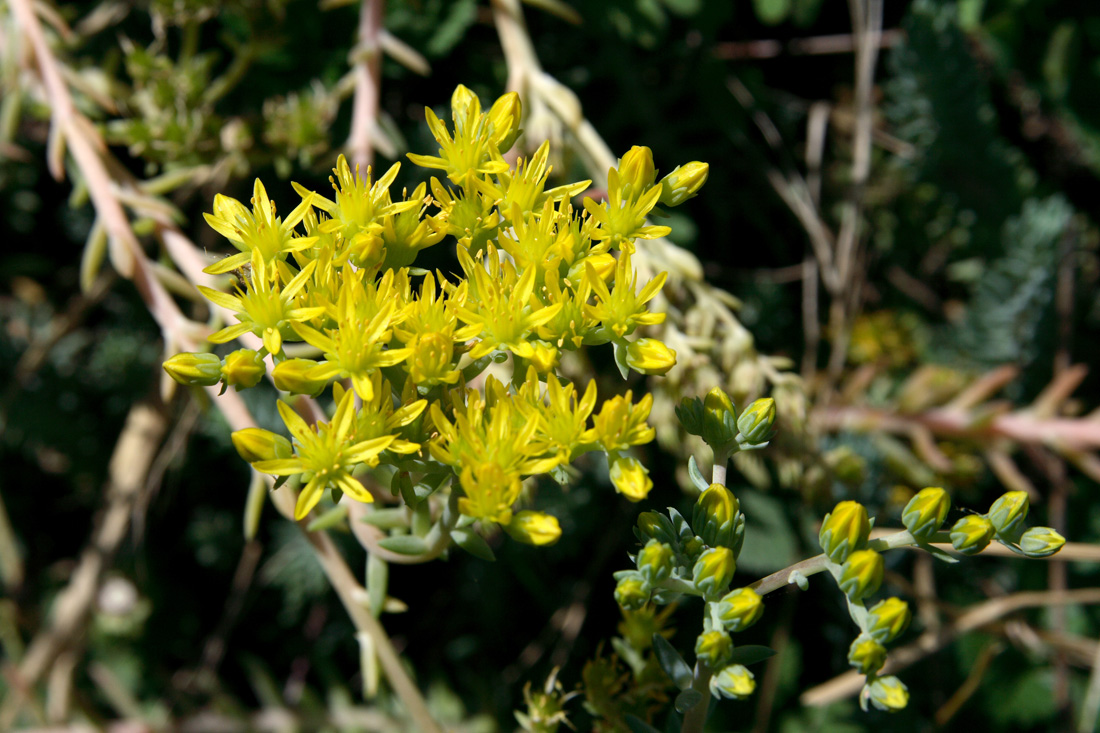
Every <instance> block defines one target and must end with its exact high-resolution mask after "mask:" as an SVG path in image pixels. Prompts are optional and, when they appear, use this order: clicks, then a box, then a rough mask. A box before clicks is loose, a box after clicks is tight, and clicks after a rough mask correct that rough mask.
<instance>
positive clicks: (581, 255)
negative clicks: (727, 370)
mask: <svg viewBox="0 0 1100 733" xmlns="http://www.w3.org/2000/svg"><path fill="white" fill-rule="evenodd" d="M520 115H521V107H520V101H519V98H518V96H517V95H515V94H507V95H504V96H503V97H501V98H500V99H498V100H497V101H496V102H495V103H494V104H493V105H492V106H491V107H490V108H489V110H487V111H483V110H482V107H481V102H480V100H479V99H478V98H477V96H476V95H474V94H473V93H472V92H470V91H469V90H468V89H466V88H465V87H461V86H460V87H459V88H458V89H457V90H456V91H455V93H454V95H453V96H452V99H451V120H452V124H451V125H450V126H448V125H447V124H446V123H445V122H444V121H443V120H441V119H439V117H437V116H436V115H435V114H434V113H432V111H431V110H427V113H426V116H427V120H428V124H429V127H430V129H431V132H432V134H433V136H434V137H435V139H436V141H437V142H438V143H439V146H440V147H439V150H438V154H437V155H412V154H410V155H409V158H410V160H412V162H413V163H415V164H417V165H419V166H422V167H426V168H429V169H434V170H438V171H440V172H442V174H443V175H442V177H439V178H432V179H431V181H430V183H429V184H428V185H421V186H419V187H417V188H416V189H415V190H413V191H412V192H411V193H408V192H405V193H404V194H403V195H402V196H400V197H397V196H395V195H393V194H392V193H391V186H392V185H393V184H394V182H395V180H396V178H397V175H398V172H399V170H400V164H394V165H393V166H392V167H391V168H390V169H389V170H388V171H386V172H385V173H384V174H383V175H382V176H380V177H379V178H378V179H377V180H375V179H374V177H373V176H374V173H373V171H372V170H371V169H370V168H368V169H367V170H366V172H365V174H364V173H363V172H361V171H360V170H359V169H358V168H356V169H355V170H352V169H351V168H350V167H349V165H348V164H347V162H346V161H345V160H344V158H343V157H340V159H339V160H338V161H337V165H336V168H335V170H334V176H333V177H332V178H330V181H331V182H332V188H333V192H332V193H331V194H330V195H328V196H325V195H322V194H321V193H319V192H315V191H310V190H308V189H307V188H305V187H303V186H300V185H298V184H295V186H294V187H295V190H296V191H297V192H298V194H299V196H300V197H301V201H300V202H299V203H296V204H295V205H294V206H293V207H292V208H291V209H290V214H289V215H288V216H287V217H286V218H285V219H283V218H280V217H279V216H278V213H277V208H276V205H275V203H274V202H273V201H271V200H270V198H269V197H268V195H267V192H266V190H265V189H264V187H263V184H262V183H261V182H260V181H258V180H257V181H256V183H255V188H254V196H253V200H252V201H251V207H249V206H246V205H244V204H242V203H241V202H238V201H235V200H233V199H231V198H228V197H226V196H222V195H219V196H218V197H216V199H215V202H214V213H213V214H212V215H208V216H207V221H208V222H209V223H210V225H211V226H212V227H214V229H215V230H216V231H217V232H218V233H219V234H221V235H222V236H224V237H225V238H226V239H227V240H228V242H229V244H230V245H232V247H233V248H235V249H236V250H237V253H236V254H234V255H232V256H230V257H228V258H226V259H224V260H221V261H220V262H217V263H215V264H213V265H211V266H210V267H209V268H207V272H209V273H211V274H226V273H230V272H231V271H234V270H238V268H242V267H246V268H247V269H248V272H247V273H246V274H245V275H244V276H242V277H239V278H238V281H237V285H236V292H235V293H234V294H230V293H228V292H224V291H221V290H216V289H211V288H203V290H202V292H203V294H204V295H205V296H206V297H207V298H208V299H209V300H211V301H212V302H213V303H214V304H216V305H218V306H220V307H221V308H223V309H225V310H226V311H228V312H232V313H233V314H234V315H235V316H236V318H237V321H238V322H237V323H234V324H228V325H227V326H226V327H225V328H223V329H221V330H219V331H217V332H216V333H215V334H214V335H213V336H211V339H210V340H211V341H212V342H214V343H219V344H221V343H228V342H230V341H233V340H234V339H236V338H238V337H242V336H246V335H249V334H251V335H252V336H254V337H256V338H257V340H258V342H259V343H255V344H253V345H254V346H255V347H257V348H258V351H256V352H250V354H252V355H253V356H254V358H253V359H252V360H251V361H249V362H248V363H249V366H250V369H251V371H249V372H248V373H247V375H243V374H242V376H239V377H235V378H230V377H228V376H226V375H227V374H228V375H230V376H232V375H237V374H238V373H240V372H241V370H240V369H239V368H237V369H227V368H226V367H225V366H224V364H222V363H218V358H219V357H217V356H214V355H211V354H198V355H196V354H180V355H177V356H175V357H173V358H172V359H169V360H168V362H166V364H165V368H166V369H167V370H168V372H169V374H171V375H172V376H173V378H175V379H176V380H177V381H179V382H181V383H184V384H190V385H204V386H212V385H213V384H217V383H218V382H219V381H220V382H221V383H222V385H223V388H224V387H228V386H233V387H235V388H237V389H243V388H247V387H250V386H253V385H255V384H256V383H257V382H258V381H259V380H260V377H261V374H262V372H263V371H264V370H269V371H270V373H271V377H272V380H273V382H274V384H275V386H276V387H277V388H278V389H279V390H280V391H281V392H282V393H283V394H282V398H281V401H280V403H279V414H280V415H281V417H282V419H283V421H284V423H285V424H286V427H287V429H288V431H289V434H290V436H291V440H290V442H289V445H290V449H289V451H288V450H287V449H286V444H287V440H286V438H284V437H282V436H280V435H277V434H275V433H270V432H268V431H264V430H260V429H256V428H252V429H249V430H247V431H240V433H238V434H235V435H234V443H235V444H236V445H237V446H238V448H239V449H240V452H241V455H242V456H243V457H244V458H245V459H246V460H248V461H249V462H250V463H251V465H252V466H253V468H255V469H256V470H257V471H260V472H262V473H268V474H271V475H273V476H277V477H279V484H278V485H282V484H284V483H285V484H287V485H288V486H289V487H290V488H291V490H298V491H299V493H298V499H297V505H296V510H295V515H296V517H297V518H298V519H301V518H304V517H306V516H307V515H308V514H309V513H310V512H311V511H312V510H313V509H314V508H315V507H317V505H318V504H319V503H320V502H321V501H322V500H323V499H324V496H325V492H326V490H327V491H329V492H331V494H332V495H333V498H334V499H336V500H338V499H339V498H340V496H342V495H345V494H346V495H347V496H348V497H349V498H351V499H354V500H357V501H360V502H372V501H373V500H374V498H375V494H376V493H377V491H378V489H379V488H383V489H384V488H385V487H387V486H388V488H389V489H390V490H391V492H392V493H393V495H394V496H395V497H398V496H399V497H401V499H402V500H403V501H404V502H405V503H406V504H407V505H408V506H409V508H410V509H413V510H417V508H418V507H419V506H420V505H421V504H422V503H423V502H424V501H425V500H427V499H428V498H429V497H432V496H435V497H438V499H439V501H436V502H435V503H436V504H443V505H444V509H443V510H441V511H435V512H433V511H425V510H418V511H414V512H412V513H411V514H415V515H417V516H419V517H424V516H427V517H436V519H435V522H434V523H432V522H423V521H420V522H418V521H413V520H410V521H409V522H408V523H407V526H405V527H398V528H397V529H396V530H394V531H396V532H398V533H404V532H409V533H411V534H413V535H420V538H421V539H422V540H424V541H423V542H420V543H417V542H409V541H403V542H401V543H395V544H394V547H395V549H396V548H398V547H399V548H400V549H396V551H404V552H406V553H408V554H417V553H419V552H421V551H423V553H422V554H424V556H425V558H427V557H428V556H433V557H434V556H435V555H438V551H437V550H438V548H440V547H445V546H446V545H447V544H449V543H450V542H451V541H455V542H459V544H461V545H462V546H464V547H467V549H471V547H474V549H479V550H483V549H487V548H485V547H484V546H483V543H481V544H477V543H476V542H474V544H473V545H471V544H470V543H471V542H473V540H471V538H470V534H471V533H470V532H469V530H468V526H469V525H470V524H473V523H474V522H479V523H481V524H482V525H483V526H488V525H493V524H498V525H501V526H503V527H504V528H505V529H506V530H508V533H509V534H510V535H511V536H512V537H514V538H516V539H519V540H521V541H524V542H529V543H532V544H538V545H541V544H549V543H551V542H553V541H555V540H556V539H557V538H558V536H559V535H560V528H559V526H558V524H557V521H556V519H554V517H552V516H549V515H547V514H544V513H540V512H537V511H532V510H527V509H524V510H523V511H520V509H521V507H519V506H517V505H518V504H519V503H520V500H521V495H522V486H523V482H524V480H525V479H527V478H528V477H531V476H539V475H543V474H549V473H552V472H553V473H554V474H555V475H556V476H557V475H563V474H560V473H559V471H560V469H562V468H563V467H564V466H565V465H567V464H569V463H570V462H572V461H574V460H576V459H577V458H578V457H579V456H581V455H583V454H584V453H588V452H592V451H601V452H604V453H606V454H607V458H608V464H609V470H610V474H611V478H612V482H613V484H614V485H615V487H616V489H617V490H618V491H619V492H620V493H622V494H624V495H625V496H626V497H627V498H628V499H630V500H633V501H637V500H640V499H642V498H643V497H644V496H645V495H646V494H647V493H648V491H649V490H650V488H652V482H651V481H650V480H649V478H648V476H647V471H646V469H645V468H644V467H643V466H642V465H641V463H640V462H639V461H638V460H637V459H636V458H635V457H634V456H632V455H631V452H632V450H633V449H634V447H635V446H638V445H642V444H644V443H648V442H649V441H651V440H652V439H653V437H654V431H653V429H652V428H651V427H649V426H648V425H647V423H646V420H647V418H648V416H649V410H650V406H651V404H652V401H651V399H650V398H649V397H648V396H646V397H643V398H642V399H640V400H639V401H638V402H634V401H633V398H632V395H631V393H630V392H627V393H626V395H625V396H614V397H611V398H610V399H608V400H605V401H601V400H600V399H599V398H598V396H597V394H596V388H595V385H594V383H589V384H588V385H585V386H582V387H581V388H580V389H578V388H577V387H575V386H574V385H573V384H572V383H571V382H570V381H568V380H566V379H563V378H562V377H561V376H560V370H559V365H560V362H561V358H562V355H563V353H564V352H568V351H576V350H578V349H582V348H586V347H602V346H607V345H610V346H611V348H612V349H613V350H614V354H615V362H616V364H617V365H618V366H619V368H620V370H621V371H622V373H623V376H624V377H625V376H626V374H627V372H628V371H629V370H631V369H633V370H634V371H637V372H639V373H642V374H661V373H665V372H667V371H668V370H669V369H670V368H672V366H673V365H674V364H675V352H674V351H673V350H672V349H670V348H668V347H667V346H666V345H665V344H663V343H661V342H659V341H656V340H654V339H651V338H641V336H640V334H639V333H638V330H639V329H640V328H642V327H645V326H647V325H649V324H656V323H660V322H661V321H662V320H663V317H664V314H663V313H659V312H653V311H650V310H649V304H650V302H651V301H652V299H653V298H654V297H655V296H656V295H657V293H658V292H659V291H660V289H661V286H662V284H663V283H664V280H665V274H664V273H661V274H659V275H657V277H655V278H653V279H652V280H649V281H644V282H643V281H641V280H640V278H639V274H638V273H637V272H636V271H635V270H634V268H633V266H632V265H631V254H632V253H633V251H634V240H635V239H636V238H650V237H654V236H660V235H663V234H666V233H667V232H668V229H667V227H655V226H649V225H647V224H646V218H647V217H648V216H650V215H651V214H652V213H655V212H654V208H655V207H656V206H657V204H658V203H659V202H660V203H661V205H663V206H666V207H667V206H674V205H677V204H678V203H681V202H682V201H685V200H687V199H688V198H690V197H691V196H692V195H694V194H695V192H697V191H698V189H699V188H700V187H701V186H702V184H703V182H705V180H706V170H707V169H706V165H705V164H703V163H698V162H693V163H690V164H688V165H686V166H684V167H683V168H678V169H677V171H674V173H673V174H670V176H668V177H666V179H667V180H664V179H658V178H657V174H656V170H655V169H654V166H653V157H652V154H651V153H650V151H649V150H648V149H647V148H641V147H635V148H633V149H631V151H630V152H629V153H628V154H627V155H626V156H624V158H623V160H622V161H621V162H620V164H619V168H618V169H614V168H613V169H612V170H611V171H610V172H609V176H608V178H609V181H610V185H609V190H608V192H607V197H606V200H603V201H596V200H593V199H592V198H588V197H585V198H583V200H582V201H580V202H577V203H576V204H574V197H576V196H578V195H579V194H580V193H581V192H582V191H584V190H586V189H587V188H588V186H589V183H590V182H589V181H580V182H576V183H572V184H567V185H562V186H557V187H552V188H548V187H547V182H548V180H549V176H550V173H551V167H550V166H549V164H548V160H549V145H548V144H543V145H542V146H540V147H539V148H538V150H537V151H536V152H535V153H534V154H533V155H531V156H530V157H529V158H519V159H518V160H516V162H515V163H510V162H508V161H507V160H505V158H504V154H505V153H507V152H508V149H509V148H510V147H511V146H512V144H513V143H514V142H515V140H516V138H517V136H518V134H519V133H520V129H519V122H520ZM684 171H690V172H691V173H692V175H685V173H684ZM429 192H430V193H429ZM656 213H659V212H656ZM444 240H446V241H449V242H451V243H452V244H453V246H455V247H456V252H457V260H458V263H459V268H460V271H459V272H457V273H444V272H434V273H432V272H428V271H425V270H423V269H420V268H416V267H415V266H414V262H415V260H416V257H417V254H418V253H419V252H420V251H421V250H423V249H426V248H428V247H431V246H434V245H436V244H438V243H440V242H442V241H444ZM260 343H262V347H260V345H259V344H260ZM288 346H294V348H292V352H293V356H291V355H289V354H288V353H287V347H288ZM238 361H239V359H238ZM207 362H210V363H209V364H208V363H207ZM295 394H307V395H310V396H316V397H321V403H322V404H331V405H332V412H330V413H329V414H331V418H329V419H327V420H326V419H323V418H322V419H319V420H317V422H316V424H313V425H310V424H309V423H308V422H307V421H306V420H305V419H304V418H303V417H302V416H300V415H298V414H297V413H296V412H295V411H294V409H293V407H292V405H293V404H294V402H293V401H291V400H290V399H289V398H290V397H292V396H293V395H295ZM276 448H277V449H276ZM368 476H372V478H371V479H370V480H368V479H367V477H368ZM433 501H434V500H433ZM391 529H392V528H391ZM401 539H402V540H409V539H410V538H406V537H403V538H401ZM428 548H431V549H433V550H436V551H428ZM471 551H473V550H471Z"/></svg>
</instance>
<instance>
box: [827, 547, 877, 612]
mask: <svg viewBox="0 0 1100 733" xmlns="http://www.w3.org/2000/svg"><path fill="white" fill-rule="evenodd" d="M883 572H884V566H883V562H882V555H880V554H878V553H877V552H875V551H874V550H857V551H856V552H853V553H852V554H851V555H849V556H848V560H847V562H845V563H844V567H843V568H841V571H840V580H839V581H838V585H840V589H841V590H842V591H844V595H846V596H848V598H850V599H852V600H853V601H860V600H863V599H864V598H867V597H868V596H872V595H874V594H875V592H876V591H877V590H878V588H879V586H880V585H882V575H883Z"/></svg>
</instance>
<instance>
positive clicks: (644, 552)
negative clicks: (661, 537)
mask: <svg viewBox="0 0 1100 733" xmlns="http://www.w3.org/2000/svg"><path fill="white" fill-rule="evenodd" d="M672 563H673V554H672V548H671V547H669V546H668V545H666V544H664V543H663V542H658V541H657V540H650V541H649V542H647V543H646V546H645V547H643V548H642V549H641V551H640V552H639V553H638V572H639V573H641V574H642V577H643V578H645V579H646V582H647V583H649V584H650V585H653V584H656V583H659V582H660V581H662V580H664V579H665V578H667V577H668V576H669V575H671V574H672Z"/></svg>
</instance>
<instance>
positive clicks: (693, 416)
mask: <svg viewBox="0 0 1100 733" xmlns="http://www.w3.org/2000/svg"><path fill="white" fill-rule="evenodd" d="M719 392H721V390H719ZM726 401H729V397H727V398H726ZM730 409H731V410H732V409H733V403H732V402H731V403H730ZM676 419H677V420H679V421H680V424H681V425H683V426H684V430H686V431H687V432H689V433H691V434H692V435H698V436H700V437H702V435H703V401H702V400H701V399H699V398H698V397H684V398H683V399H682V400H680V404H678V405H676ZM734 427H736V422H735V423H734ZM731 440H732V433H731Z"/></svg>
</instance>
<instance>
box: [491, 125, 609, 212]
mask: <svg viewBox="0 0 1100 733" xmlns="http://www.w3.org/2000/svg"><path fill="white" fill-rule="evenodd" d="M549 156H550V141H549V140H547V141H546V142H544V143H543V144H542V145H540V146H539V149H538V150H536V151H535V152H534V154H533V155H531V157H529V158H527V159H524V158H520V159H519V160H517V161H516V167H515V170H514V171H513V170H505V171H502V172H500V173H498V174H496V179H497V181H498V183H495V184H494V183H492V182H490V181H488V180H479V181H477V183H476V184H475V185H476V186H477V188H478V190H479V191H481V192H482V193H483V194H485V196H486V197H488V198H489V199H490V200H492V201H494V202H496V205H497V208H498V209H499V210H500V213H501V214H503V215H504V217H505V218H506V219H507V220H508V222H509V223H510V224H516V223H517V222H518V221H521V220H522V218H523V216H524V215H525V214H528V213H530V212H532V211H536V210H538V209H542V208H543V205H544V204H550V205H551V206H552V205H553V202H555V201H567V200H568V199H570V198H572V197H574V196H576V195H577V194H579V193H580V192H581V191H584V190H585V189H587V188H588V186H589V185H590V184H591V183H592V181H578V182H577V183H570V184H568V185H565V186H558V187H557V188H552V189H550V190H549V191H547V190H546V179H547V177H549V175H550V168H551V167H550V166H549V165H547V160H548V158H549Z"/></svg>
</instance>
